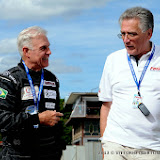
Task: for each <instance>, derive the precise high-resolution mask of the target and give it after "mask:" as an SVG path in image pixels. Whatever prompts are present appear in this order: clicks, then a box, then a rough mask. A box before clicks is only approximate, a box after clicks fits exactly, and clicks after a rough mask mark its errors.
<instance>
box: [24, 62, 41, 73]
mask: <svg viewBox="0 0 160 160" xmlns="http://www.w3.org/2000/svg"><path fill="white" fill-rule="evenodd" d="M23 61H24V62H25V65H26V66H27V67H28V69H31V70H33V71H35V72H38V71H40V70H41V69H42V68H40V67H39V66H38V65H36V64H34V63H29V62H28V61H25V60H24V59H23Z"/></svg>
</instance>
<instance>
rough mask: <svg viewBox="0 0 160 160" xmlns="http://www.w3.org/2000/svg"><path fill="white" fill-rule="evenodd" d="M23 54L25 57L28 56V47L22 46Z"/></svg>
mask: <svg viewBox="0 0 160 160" xmlns="http://www.w3.org/2000/svg"><path fill="white" fill-rule="evenodd" d="M22 50H23V55H24V56H25V57H30V54H29V48H28V47H23V49H22Z"/></svg>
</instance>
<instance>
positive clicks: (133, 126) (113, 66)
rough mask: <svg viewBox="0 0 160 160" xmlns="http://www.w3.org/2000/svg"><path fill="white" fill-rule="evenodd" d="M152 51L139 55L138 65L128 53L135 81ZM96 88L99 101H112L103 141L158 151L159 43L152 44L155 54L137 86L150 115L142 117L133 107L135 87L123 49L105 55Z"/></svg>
mask: <svg viewBox="0 0 160 160" xmlns="http://www.w3.org/2000/svg"><path fill="white" fill-rule="evenodd" d="M152 49H153V46H152ZM151 52H152V51H151ZM151 52H148V53H147V54H145V55H143V56H142V57H141V58H140V60H139V61H138V66H137V63H136V60H135V58H134V57H133V56H130V58H131V62H132V65H133V68H134V71H135V74H136V76H137V80H138V81H139V78H140V76H141V73H142V71H143V68H144V66H145V63H146V61H147V60H148V57H149V56H150V54H151ZM99 88H100V91H99V93H98V96H99V100H100V101H103V102H108V101H112V106H111V110H110V112H109V116H108V119H107V127H106V129H105V132H104V134H103V137H102V141H103V140H108V141H111V142H115V143H119V144H122V145H124V146H129V147H133V148H139V149H142V148H143V149H144V148H148V149H153V150H159V151H160V46H156V47H155V53H154V56H153V58H152V60H151V62H150V64H149V66H148V69H147V71H146V73H145V75H144V78H143V80H142V83H141V85H140V93H141V96H142V102H143V103H144V104H145V105H146V107H147V108H148V110H149V111H150V115H149V116H144V115H143V114H142V113H141V111H140V110H139V109H138V108H135V107H133V104H132V103H133V98H134V94H137V86H136V83H135V81H134V79H133V76H132V73H131V70H130V67H129V64H128V60H127V51H126V49H122V50H119V51H117V52H114V53H112V54H110V55H109V56H108V57H107V60H106V63H105V66H104V70H103V74H102V78H101V81H100V87H99Z"/></svg>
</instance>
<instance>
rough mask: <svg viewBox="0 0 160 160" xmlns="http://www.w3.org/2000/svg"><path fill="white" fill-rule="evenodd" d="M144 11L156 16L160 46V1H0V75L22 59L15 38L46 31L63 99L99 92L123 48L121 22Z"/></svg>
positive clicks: (51, 65)
mask: <svg viewBox="0 0 160 160" xmlns="http://www.w3.org/2000/svg"><path fill="white" fill-rule="evenodd" d="M135 6H141V7H145V8H147V9H149V10H150V11H151V12H152V13H153V15H154V21H155V27H154V33H153V36H152V39H151V40H152V41H153V42H154V43H155V44H157V45H160V1H159V0H23V1H22V0H7V1H6V0H0V73H2V72H3V71H5V70H7V69H9V68H11V67H14V66H16V65H17V63H19V61H20V59H21V57H20V55H19V53H18V49H17V44H16V41H17V36H18V34H19V33H20V32H21V31H22V30H23V29H25V28H28V27H30V26H40V27H42V28H44V29H45V30H47V32H48V39H49V41H50V44H51V46H50V49H51V52H52V54H51V56H50V60H49V64H50V65H49V67H47V68H46V69H48V70H50V71H51V72H53V73H54V74H55V75H56V76H57V78H58V79H59V81H60V96H61V98H65V97H67V96H69V95H70V93H72V92H97V91H98V86H99V82H100V79H101V75H102V71H103V67H104V63H105V60H106V58H107V56H108V55H109V54H110V53H112V52H114V51H116V50H119V49H122V48H124V45H123V42H122V40H121V39H118V37H117V34H118V33H120V26H119V24H118V19H119V17H120V15H121V14H122V13H123V12H124V11H125V10H126V9H128V8H131V7H135Z"/></svg>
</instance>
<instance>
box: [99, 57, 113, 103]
mask: <svg viewBox="0 0 160 160" xmlns="http://www.w3.org/2000/svg"><path fill="white" fill-rule="evenodd" d="M109 62H110V61H109V58H108V57H107V60H106V62H105V65H104V69H103V73H102V77H101V80H100V84H99V92H98V97H99V101H102V102H110V101H112V91H111V88H112V87H111V83H110V73H111V67H110V63H109Z"/></svg>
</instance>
